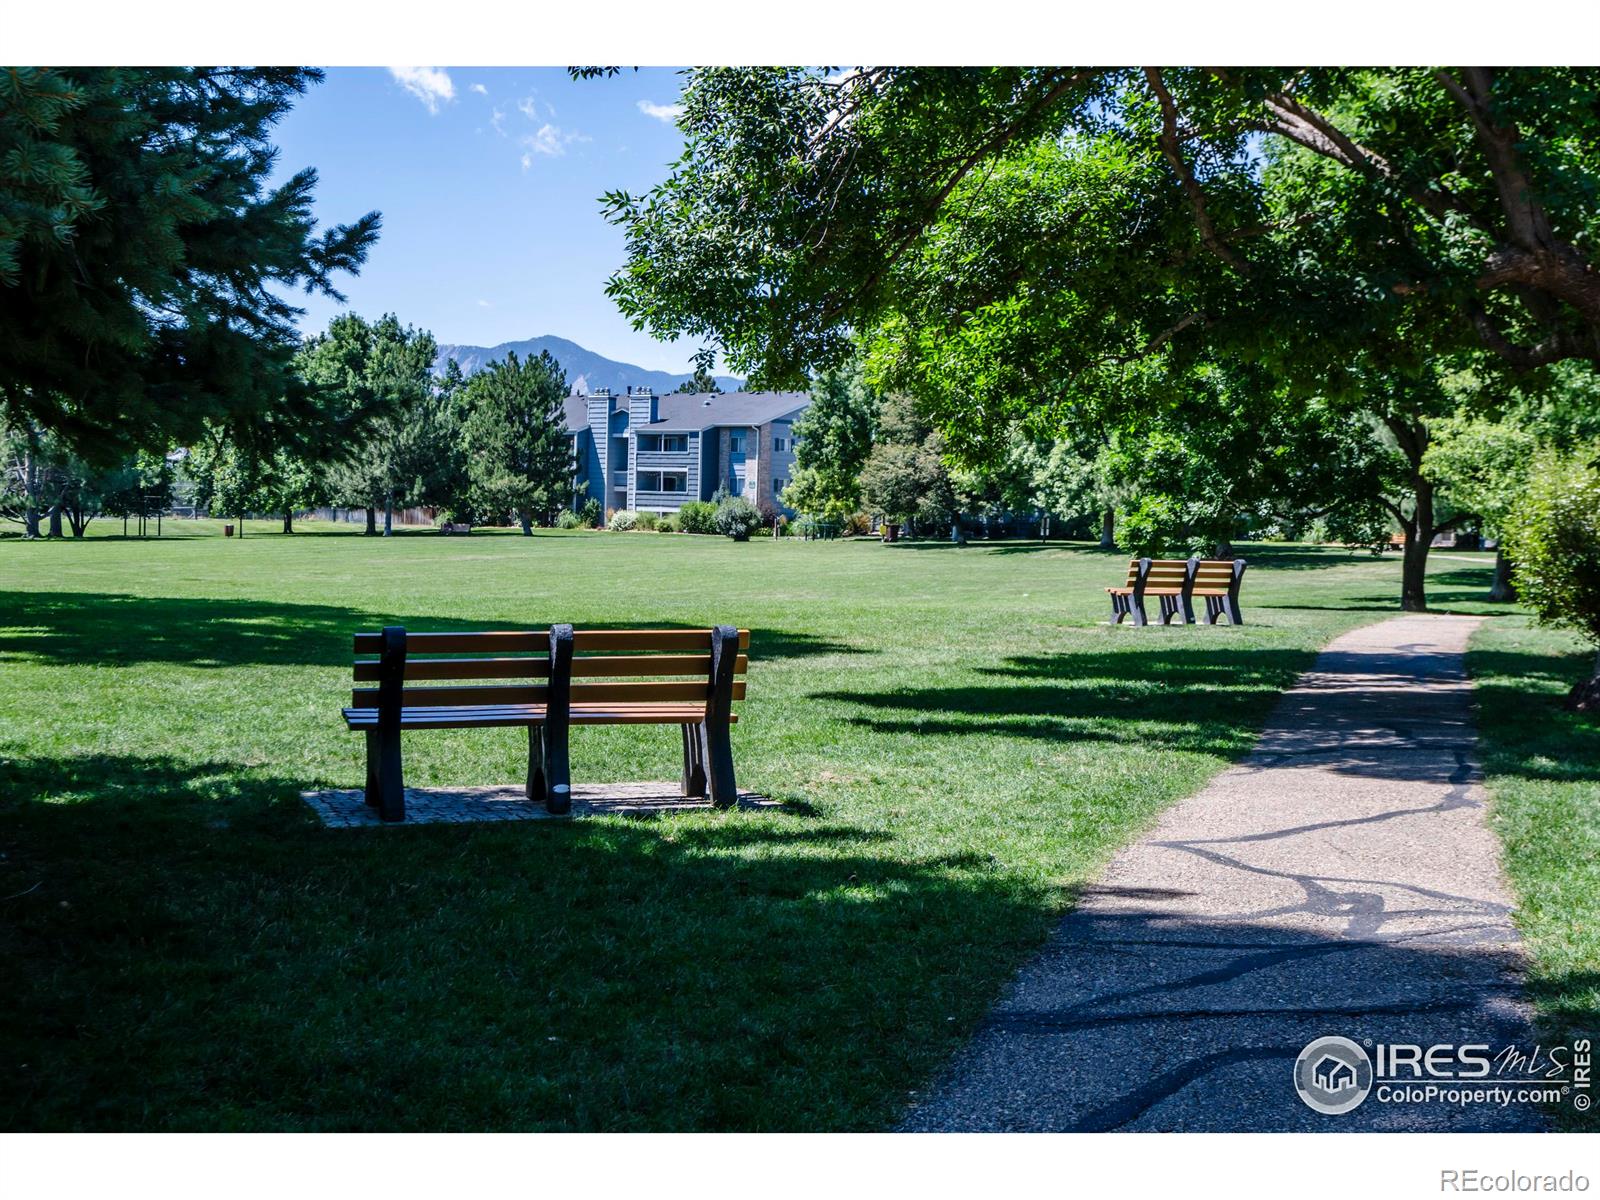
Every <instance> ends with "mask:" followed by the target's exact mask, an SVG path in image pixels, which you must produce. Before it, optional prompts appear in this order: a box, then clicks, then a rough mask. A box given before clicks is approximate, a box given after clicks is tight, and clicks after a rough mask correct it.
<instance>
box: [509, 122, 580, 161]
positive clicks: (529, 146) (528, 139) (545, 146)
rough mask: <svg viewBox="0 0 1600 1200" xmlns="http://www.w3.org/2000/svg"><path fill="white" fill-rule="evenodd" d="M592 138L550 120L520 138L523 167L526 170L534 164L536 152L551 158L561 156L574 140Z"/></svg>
mask: <svg viewBox="0 0 1600 1200" xmlns="http://www.w3.org/2000/svg"><path fill="white" fill-rule="evenodd" d="M589 140H591V139H589V138H587V137H585V136H584V135H583V134H581V133H577V132H574V131H573V130H570V129H562V128H560V127H559V126H557V125H551V124H550V123H549V122H546V123H545V124H543V125H541V126H539V128H538V129H536V130H535V131H534V132H533V133H531V134H529V135H527V136H525V137H523V138H521V139H520V143H521V145H522V146H523V148H524V149H523V154H522V169H523V170H524V171H526V170H527V169H528V168H529V167H531V166H533V156H534V155H535V154H545V155H548V156H549V157H551V158H559V157H560V156H561V155H563V154H565V153H566V152H567V147H568V146H570V145H572V143H574V142H587V141H589Z"/></svg>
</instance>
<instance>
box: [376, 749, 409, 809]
mask: <svg viewBox="0 0 1600 1200" xmlns="http://www.w3.org/2000/svg"><path fill="white" fill-rule="evenodd" d="M378 817H379V818H380V819H381V820H384V821H404V820H405V819H406V782H405V775H404V768H403V767H402V766H401V762H400V731H399V730H398V729H382V730H379V731H378Z"/></svg>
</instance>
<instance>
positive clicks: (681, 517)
mask: <svg viewBox="0 0 1600 1200" xmlns="http://www.w3.org/2000/svg"><path fill="white" fill-rule="evenodd" d="M678 527H679V528H680V529H682V530H683V531H684V532H685V533H716V532H717V506H716V505H715V504H707V503H706V502H705V501H704V500H690V501H688V502H687V503H685V504H684V505H683V506H682V507H681V508H679V509H678Z"/></svg>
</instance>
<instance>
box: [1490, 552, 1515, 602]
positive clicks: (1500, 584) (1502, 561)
mask: <svg viewBox="0 0 1600 1200" xmlns="http://www.w3.org/2000/svg"><path fill="white" fill-rule="evenodd" d="M1516 600H1517V585H1516V584H1514V583H1512V582H1511V560H1510V559H1509V558H1507V557H1506V552H1505V551H1504V550H1498V549H1497V550H1496V551H1495V552H1494V586H1493V587H1491V588H1490V589H1489V602H1490V603H1491V604H1515V603H1516Z"/></svg>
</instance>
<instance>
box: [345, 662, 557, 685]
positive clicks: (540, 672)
mask: <svg viewBox="0 0 1600 1200" xmlns="http://www.w3.org/2000/svg"><path fill="white" fill-rule="evenodd" d="M382 670H383V668H382V664H381V663H379V662H378V661H377V660H376V659H374V660H372V661H370V662H367V661H363V662H358V663H356V664H355V677H356V679H357V680H358V681H360V682H362V683H370V682H372V681H374V680H377V679H379V678H381V677H382ZM549 674H550V660H549V659H548V658H407V659H406V666H405V678H406V679H539V678H544V677H547V676H548V675H549Z"/></svg>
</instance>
